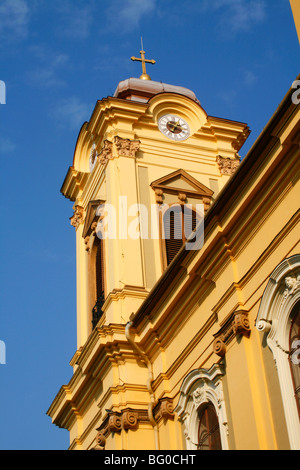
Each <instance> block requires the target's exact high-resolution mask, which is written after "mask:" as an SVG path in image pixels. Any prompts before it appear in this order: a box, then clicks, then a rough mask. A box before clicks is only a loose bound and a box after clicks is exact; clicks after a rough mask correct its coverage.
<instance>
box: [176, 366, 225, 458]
mask: <svg viewBox="0 0 300 470" xmlns="http://www.w3.org/2000/svg"><path fill="white" fill-rule="evenodd" d="M223 376H224V368H223V366H221V365H220V364H214V365H213V366H212V367H211V368H210V369H209V370H207V369H196V370H193V371H191V372H190V373H189V374H188V375H187V376H186V377H185V379H184V380H183V382H182V385H181V387H180V395H179V400H178V404H177V406H176V407H175V410H174V411H175V413H177V414H178V418H179V421H180V422H181V423H182V425H183V431H184V435H185V439H186V448H187V450H197V449H199V450H210V449H211V450H217V449H218V450H221V449H222V450H227V449H228V425H227V416H226V407H225V399H224V393H223V386H222V377H223Z"/></svg>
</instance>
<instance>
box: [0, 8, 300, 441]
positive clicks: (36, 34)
mask: <svg viewBox="0 0 300 470" xmlns="http://www.w3.org/2000/svg"><path fill="white" fill-rule="evenodd" d="M270 6H271V8H270ZM141 36H142V37H143V43H144V48H145V50H146V57H147V58H149V59H155V60H156V64H155V65H154V66H153V65H149V66H148V68H147V71H148V73H149V74H150V75H151V77H152V79H153V80H157V81H162V82H165V83H169V84H174V85H181V86H185V87H187V88H190V89H192V90H193V91H194V92H195V93H196V95H197V97H198V99H199V100H200V102H201V104H202V106H203V107H204V109H205V110H206V112H207V113H208V114H209V115H213V116H219V117H224V118H229V119H234V120H239V121H242V122H246V123H247V124H248V125H249V126H250V128H251V130H252V134H251V136H250V138H249V140H248V143H246V145H245V146H244V148H243V149H242V151H241V152H240V154H241V156H242V157H243V156H244V155H245V154H246V153H247V151H248V150H249V148H250V147H251V145H252V144H253V143H254V141H255V139H256V138H257V137H258V135H259V133H260V132H261V131H262V129H263V127H264V126H265V125H266V123H267V122H268V120H269V118H270V117H271V115H272V114H273V113H274V111H275V110H276V108H277V106H278V104H279V103H280V102H281V100H282V98H283V97H284V95H285V94H286V92H287V91H288V89H289V88H290V87H291V85H292V82H293V81H294V80H295V79H296V77H297V75H298V73H299V42H298V38H297V35H296V30H295V27H294V22H293V18H292V14H291V9H290V5H289V1H288V0H272V2H270V0H197V1H195V0H122V1H121V0H109V1H108V0H102V1H101V0H85V1H81V0H72V1H71V0H59V1H58V0H52V1H51V2H50V1H49V0H48V1H46V0H0V80H2V81H4V82H5V84H6V104H5V105H4V104H1V105H0V206H1V208H0V213H1V219H2V230H1V235H0V237H1V260H0V266H1V270H0V276H1V279H0V281H1V295H0V340H1V341H4V342H5V345H6V364H0V449H6V450H9V449H13V450H14V449H30V450H31V449H33V450H39V449H53V450H54V449H66V448H67V447H68V444H69V435H68V432H67V431H65V430H60V429H58V428H57V427H55V426H54V425H52V423H51V419H50V418H49V417H47V416H46V411H47V409H48V408H49V406H50V404H51V402H52V400H53V399H54V397H55V395H56V393H57V392H58V390H59V388H60V386H61V385H62V384H65V383H67V382H68V381H69V379H70V378H71V374H72V369H71V367H70V366H69V361H70V359H71V357H72V356H73V354H74V352H75V350H76V305H75V300H76V292H75V232H74V229H73V227H71V225H70V221H69V217H71V216H72V203H71V202H69V201H67V200H66V199H65V198H64V197H63V196H62V195H61V194H60V188H61V185H62V182H63V180H64V177H65V175H66V172H67V169H68V167H69V166H70V165H71V164H72V157H73V151H74V147H75V143H76V138H77V135H78V132H79V129H80V127H81V124H82V123H83V122H84V121H85V120H89V118H90V116H91V113H92V111H93V108H94V105H95V103H96V100H98V99H101V98H103V97H106V96H108V95H112V94H113V93H114V91H115V89H116V87H117V84H118V82H119V81H121V80H124V79H126V78H129V77H139V75H140V74H141V69H140V64H138V63H137V62H132V61H131V60H130V57H131V56H132V55H139V51H140V38H141Z"/></svg>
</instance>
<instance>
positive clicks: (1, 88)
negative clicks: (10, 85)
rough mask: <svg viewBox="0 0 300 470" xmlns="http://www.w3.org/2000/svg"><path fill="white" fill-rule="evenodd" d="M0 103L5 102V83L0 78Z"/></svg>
mask: <svg viewBox="0 0 300 470" xmlns="http://www.w3.org/2000/svg"><path fill="white" fill-rule="evenodd" d="M0 104H6V85H5V82H4V81H3V80H0Z"/></svg>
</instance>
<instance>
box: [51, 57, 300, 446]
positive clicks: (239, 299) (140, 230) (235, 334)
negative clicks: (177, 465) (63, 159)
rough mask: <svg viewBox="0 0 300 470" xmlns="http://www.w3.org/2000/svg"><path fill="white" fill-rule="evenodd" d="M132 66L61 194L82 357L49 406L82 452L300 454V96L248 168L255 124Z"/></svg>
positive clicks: (98, 116)
mask: <svg viewBox="0 0 300 470" xmlns="http://www.w3.org/2000/svg"><path fill="white" fill-rule="evenodd" d="M132 59H133V60H140V61H141V63H142V72H143V73H142V75H141V76H140V78H129V79H127V80H123V81H121V82H120V83H119V84H118V85H117V87H116V91H115V93H114V95H113V96H109V97H106V98H103V99H101V100H99V101H97V103H96V105H95V108H94V110H93V112H92V115H91V118H90V120H89V122H85V123H84V124H83V126H82V127H81V130H80V132H79V135H78V139H77V142H76V146H75V151H74V157H73V162H72V163H71V166H70V167H69V169H68V171H67V174H66V177H65V179H64V181H63V184H62V188H61V192H62V194H63V195H64V196H65V197H66V198H68V199H69V200H70V201H72V204H73V210H74V214H73V216H72V217H71V219H70V222H71V224H72V226H73V227H74V232H75V236H76V259H77V350H76V351H75V352H74V354H73V357H72V359H71V362H70V365H71V367H72V368H73V375H72V378H71V380H70V381H69V383H68V384H66V385H62V387H61V388H60V390H59V391H58V393H57V395H56V397H55V398H54V400H53V402H52V404H51V406H50V408H49V410H48V412H47V413H48V415H49V416H50V417H51V418H52V422H53V423H54V424H55V425H57V426H59V427H61V428H65V429H67V430H68V431H69V433H70V447H69V449H70V450H98V449H99V450H100V449H101V450H114V451H117V450H179V451H180V450H188V451H190V450H245V449H248V450H280V449H281V450H296V449H297V450H299V449H300V418H299V417H300V365H299V364H300V243H299V215H300V214H299V196H300V182H299V170H300V163H299V160H300V159H299V157H300V108H299V105H298V104H295V99H293V94H294V93H295V90H294V89H292V88H291V89H290V90H288V91H287V93H286V95H285V96H284V97H283V99H282V102H281V104H280V105H279V106H278V108H277V110H276V112H275V113H274V115H273V116H272V117H271V118H270V120H269V122H268V123H267V124H266V126H265V128H264V129H263V131H262V132H261V134H260V135H259V137H258V138H257V140H256V142H255V143H254V145H253V146H252V148H251V149H250V150H249V152H248V154H247V155H246V157H245V158H244V159H243V160H242V161H240V160H241V159H240V157H239V151H240V149H241V148H242V146H243V144H244V143H245V141H246V139H247V137H248V135H249V132H250V131H249V127H248V125H247V124H245V123H242V122H237V121H232V120H228V119H225V118H217V117H214V116H210V115H209V114H208V113H207V111H206V110H204V109H203V107H202V106H201V103H200V102H199V100H198V98H197V97H196V95H195V94H194V92H193V91H191V90H189V89H186V88H184V87H181V86H174V85H169V84H165V83H162V82H156V81H152V80H151V78H150V77H149V75H148V74H147V72H146V64H148V63H149V62H153V61H149V60H147V59H146V58H145V52H144V51H143V50H142V51H141V58H140V59H137V58H135V57H133V58H132ZM296 78H297V77H292V79H291V82H293V80H296ZM299 78H300V77H298V79H299Z"/></svg>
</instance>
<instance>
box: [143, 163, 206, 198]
mask: <svg viewBox="0 0 300 470" xmlns="http://www.w3.org/2000/svg"><path fill="white" fill-rule="evenodd" d="M151 188H152V189H154V190H162V191H163V192H164V193H169V194H179V193H184V194H186V195H187V196H193V197H197V196H198V197H201V198H202V197H207V198H211V197H212V195H213V191H212V190H211V189H210V188H208V187H207V186H205V185H204V184H202V183H200V182H199V181H198V180H196V179H195V178H194V177H193V176H191V175H189V174H188V173H187V172H186V171H184V170H181V169H180V170H177V171H174V172H173V173H170V174H168V175H166V176H163V177H162V178H159V179H158V180H156V181H153V182H152V183H151Z"/></svg>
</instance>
